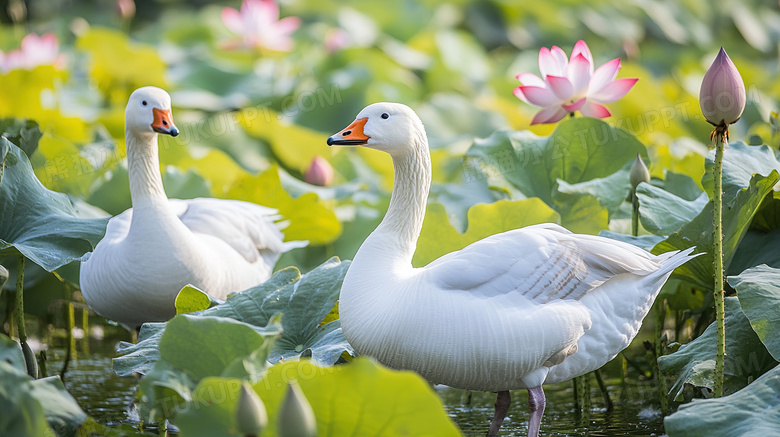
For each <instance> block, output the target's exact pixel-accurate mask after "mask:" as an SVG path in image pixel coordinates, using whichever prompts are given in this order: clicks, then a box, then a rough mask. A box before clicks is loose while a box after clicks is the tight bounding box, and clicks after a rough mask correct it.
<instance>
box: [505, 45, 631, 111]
mask: <svg viewBox="0 0 780 437" xmlns="http://www.w3.org/2000/svg"><path fill="white" fill-rule="evenodd" d="M618 70H620V59H613V60H611V61H609V62H607V63H606V64H604V65H602V66H601V67H599V68H598V69H596V71H593V56H592V55H591V54H590V49H589V48H588V45H587V44H585V41H582V40H580V41H577V44H575V45H574V49H573V50H572V52H571V58H570V59H568V60H567V59H566V52H564V51H563V50H562V49H561V48H560V47H557V46H553V47H552V49H548V48H547V47H542V49H541V50H539V72H540V73H541V74H542V79H540V78H539V77H538V76H536V75H534V74H531V73H520V74H518V75H517V79H518V80H519V81H520V83H521V85H520V86H519V87H517V88H515V90H514V94H515V96H516V97H517V98H518V99H520V100H522V101H524V102H526V103H528V104H531V105H534V106H541V107H543V108H544V109H542V110H541V111H539V112H537V113H536V115H535V116H534V119H533V121H531V124H539V123H555V122H556V121H559V120H561V119H562V118H563V117H565V116H566V114H571V113H574V112H575V111H580V112H581V113H582V115H585V116H588V117H596V118H604V117H609V116H610V115H611V114H610V112H609V110H608V109H607V108H606V107H605V106H604V105H601V103H610V102H614V101H616V100H618V99H620V98H621V97H623V96H625V95H626V93H628V91H629V90H631V87H633V86H634V84H635V83H636V81H637V80H639V79H615V77H616V76H617V72H618Z"/></svg>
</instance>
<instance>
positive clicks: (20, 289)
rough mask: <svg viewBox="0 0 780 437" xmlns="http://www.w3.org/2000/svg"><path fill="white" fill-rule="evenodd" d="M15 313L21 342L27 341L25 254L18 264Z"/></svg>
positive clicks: (20, 256)
mask: <svg viewBox="0 0 780 437" xmlns="http://www.w3.org/2000/svg"><path fill="white" fill-rule="evenodd" d="M14 315H15V316H16V326H17V331H18V334H19V341H20V342H21V343H27V330H26V329H25V328H24V255H19V261H18V263H17V264H16V302H15V305H14Z"/></svg>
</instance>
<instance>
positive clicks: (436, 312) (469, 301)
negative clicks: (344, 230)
mask: <svg viewBox="0 0 780 437" xmlns="http://www.w3.org/2000/svg"><path fill="white" fill-rule="evenodd" d="M328 145H362V146H365V147H369V148H373V149H378V150H383V151H385V152H387V153H389V154H390V155H391V156H392V158H393V165H394V167H395V183H394V185H393V195H392V198H391V201H390V206H389V209H388V211H387V214H386V215H385V217H384V219H383V220H382V223H381V224H380V225H379V226H378V227H377V229H376V230H375V231H374V232H373V233H372V234H371V235H370V236H369V237H368V238H367V239H366V240H365V242H363V245H362V246H361V247H360V250H358V252H357V254H356V255H355V257H354V260H353V261H352V265H351V266H350V268H349V271H348V272H347V275H346V277H345V278H344V283H343V285H342V288H341V296H340V299H339V313H340V319H341V326H342V329H343V330H344V335H345V336H346V338H347V340H348V341H349V342H350V344H351V345H352V346H353V347H354V348H355V351H357V352H358V353H360V354H363V355H369V356H372V357H375V358H376V359H377V360H379V361H380V362H381V363H383V364H385V365H387V366H389V367H392V368H396V369H407V370H413V371H415V372H417V373H419V374H420V375H422V376H423V377H425V378H426V379H428V380H430V381H432V382H434V383H439V384H446V385H449V386H452V387H457V388H462V389H468V390H482V391H495V392H498V396H497V400H496V412H495V416H494V418H493V421H492V423H491V425H490V428H489V431H488V434H489V435H496V434H498V430H499V428H500V426H501V423H502V421H503V419H504V417H505V416H506V413H507V410H508V408H509V403H510V399H509V392H508V390H514V389H521V388H527V389H528V398H529V404H530V407H531V417H530V420H529V425H528V428H529V430H528V435H529V436H532V437H536V436H537V435H538V433H539V426H540V423H541V418H542V415H543V413H544V405H545V397H544V391H543V390H542V384H549V383H556V382H561V381H566V380H568V379H571V378H574V377H576V376H579V375H583V374H585V373H587V372H590V371H593V370H595V369H598V368H599V367H601V366H602V365H604V364H605V363H606V362H608V361H609V360H611V359H612V358H614V357H615V356H616V355H617V354H618V352H620V351H621V350H623V349H625V348H626V347H627V346H628V345H629V343H631V340H632V339H633V338H634V336H635V335H636V333H637V331H638V330H639V328H640V326H641V324H642V319H643V318H644V317H645V315H646V314H647V312H648V311H649V310H650V307H651V306H652V304H653V300H654V299H655V297H656V295H657V294H658V291H659V290H660V288H661V286H662V285H663V284H664V282H665V281H666V280H667V278H668V277H669V275H670V274H671V272H672V270H674V269H675V268H676V267H678V266H680V265H682V264H683V263H685V262H686V261H688V260H689V259H691V258H692V257H691V256H689V254H690V252H691V251H692V249H689V250H685V251H683V252H668V253H665V254H663V255H660V256H655V255H651V254H650V253H648V252H646V251H644V250H641V249H639V248H636V247H634V246H631V245H629V244H625V243H621V242H618V241H615V240H610V239H606V238H602V237H596V236H591V235H577V234H572V233H571V232H569V231H567V230H566V229H564V228H562V227H560V226H558V225H555V224H544V225H537V226H529V227H526V228H522V229H517V230H513V231H509V232H505V233H502V234H498V235H493V236H491V237H488V238H485V239H483V240H481V241H478V242H476V243H473V244H471V245H470V246H468V247H466V248H464V249H463V250H460V251H457V252H453V253H450V254H447V255H444V256H442V257H441V258H439V259H437V260H435V261H433V262H432V263H430V264H429V265H427V266H425V267H422V268H413V267H412V255H413V254H414V252H415V247H416V244H417V238H418V237H419V234H420V229H421V228H422V223H423V217H424V215H425V205H426V201H427V197H428V190H429V188H430V183H431V163H430V153H429V151H428V139H427V137H426V134H425V130H424V128H423V125H422V122H421V121H420V119H419V118H418V117H417V115H416V114H415V113H414V111H412V110H411V109H409V108H408V107H407V106H404V105H401V104H397V103H376V104H373V105H370V106H368V107H366V108H365V109H363V110H362V111H361V112H360V114H358V116H357V119H356V120H355V121H354V122H353V123H352V124H351V125H349V126H348V127H347V128H346V129H344V130H342V131H341V132H339V133H337V134H334V135H333V136H331V137H330V138H328Z"/></svg>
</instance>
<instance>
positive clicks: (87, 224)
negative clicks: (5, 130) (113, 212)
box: [0, 137, 108, 271]
mask: <svg viewBox="0 0 780 437" xmlns="http://www.w3.org/2000/svg"><path fill="white" fill-rule="evenodd" d="M0 157H1V158H2V166H0V168H1V169H2V172H1V173H0V256H10V255H15V254H19V253H21V254H22V255H24V256H25V257H27V258H28V259H30V260H32V261H33V262H34V263H36V264H38V265H39V266H41V267H43V268H44V269H46V270H48V271H53V270H56V269H57V268H59V267H62V266H63V265H65V264H68V263H70V262H72V261H76V260H80V259H82V257H83V256H84V254H85V253H86V252H90V251H92V250H93V249H94V248H95V245H97V243H98V241H100V239H101V238H103V235H104V234H105V228H106V223H107V222H108V219H80V218H78V217H77V213H76V210H75V209H74V207H73V204H72V203H71V201H70V200H69V199H68V196H66V195H64V194H61V193H55V192H53V191H49V190H48V189H46V188H45V187H44V186H43V185H42V184H41V182H40V181H39V180H38V179H37V178H36V177H35V175H34V174H33V171H32V167H31V166H30V161H29V160H28V159H27V155H25V154H24V152H22V150H21V149H19V148H18V147H16V146H15V145H14V144H12V143H10V142H9V141H8V140H6V139H5V138H4V137H0Z"/></svg>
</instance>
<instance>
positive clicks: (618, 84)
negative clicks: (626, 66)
mask: <svg viewBox="0 0 780 437" xmlns="http://www.w3.org/2000/svg"><path fill="white" fill-rule="evenodd" d="M638 80H639V79H635V78H633V79H629V78H623V79H616V80H614V81H612V82H610V83H608V84H606V85H604V86H603V87H602V88H601V89H600V90H599V91H598V92H597V93H593V94H588V98H589V99H592V100H595V101H597V102H600V103H611V102H614V101H616V100H620V99H621V98H623V96H625V95H626V94H628V92H629V91H631V88H633V86H634V84H635V83H636V81H638Z"/></svg>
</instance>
